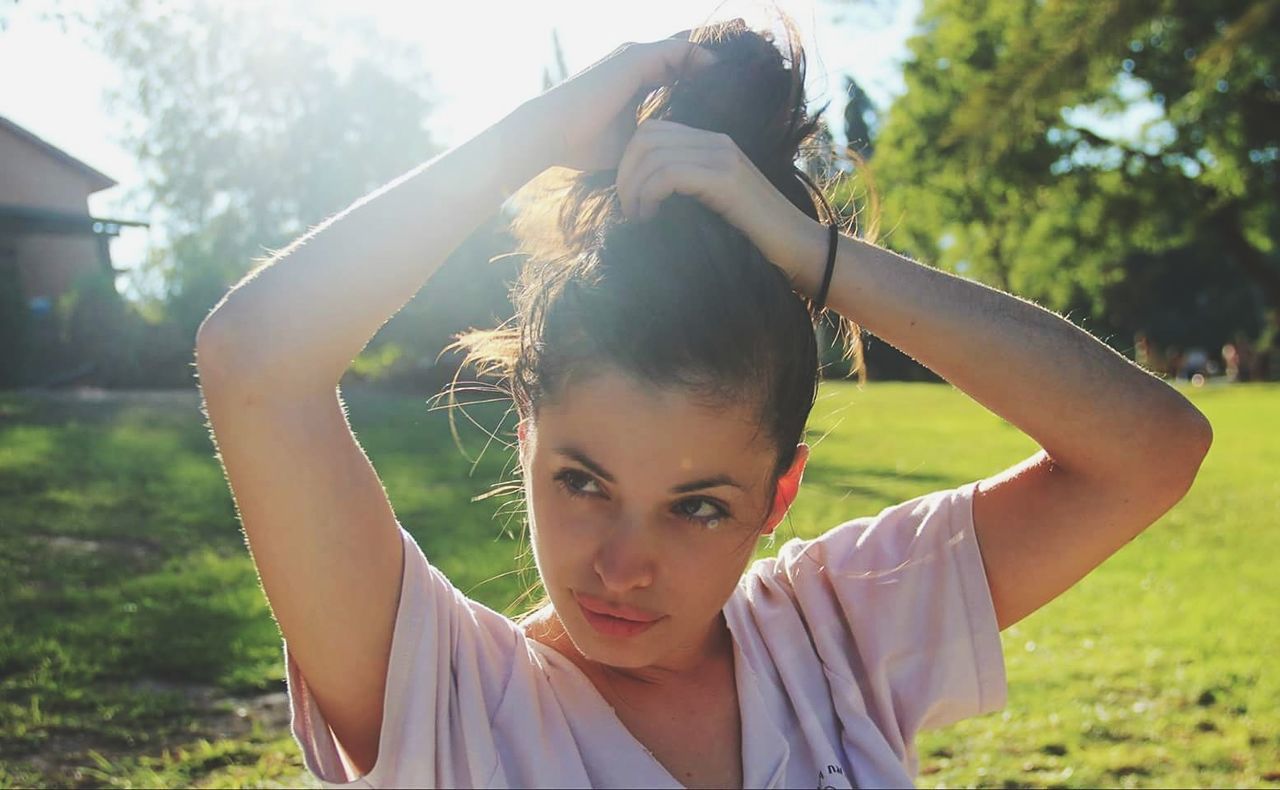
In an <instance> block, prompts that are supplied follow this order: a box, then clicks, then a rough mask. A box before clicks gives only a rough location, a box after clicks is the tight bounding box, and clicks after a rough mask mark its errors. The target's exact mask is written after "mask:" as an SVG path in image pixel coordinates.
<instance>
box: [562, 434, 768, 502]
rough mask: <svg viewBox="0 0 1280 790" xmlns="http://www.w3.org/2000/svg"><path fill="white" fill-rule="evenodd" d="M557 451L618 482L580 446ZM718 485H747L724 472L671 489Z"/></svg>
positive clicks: (679, 490)
mask: <svg viewBox="0 0 1280 790" xmlns="http://www.w3.org/2000/svg"><path fill="white" fill-rule="evenodd" d="M555 451H556V452H557V453H559V454H561V455H563V456H567V457H569V458H572V459H573V460H575V461H577V462H578V463H580V464H582V465H583V466H585V467H586V468H588V469H590V470H591V472H592V473H593V474H595V475H596V476H598V477H601V478H603V479H604V480H605V482H608V483H615V482H617V481H616V480H615V478H614V476H613V475H611V474H609V472H608V471H607V470H606V469H605V468H604V467H603V466H601V465H600V464H598V463H596V462H595V461H594V460H592V458H591V456H589V455H587V454H586V453H584V452H583V451H582V450H580V449H579V448H577V447H573V446H571V445H566V446H564V447H557V448H555ZM716 486H733V487H734V488H740V489H742V490H744V491H745V490H746V487H745V486H743V485H742V484H741V483H739V482H738V481H737V480H734V479H733V478H732V477H730V476H729V475H723V474H722V475H713V476H712V477H702V478H699V479H697V480H690V481H689V482H687V483H681V484H679V485H676V486H672V487H671V491H672V493H675V494H687V493H689V492H690V491H698V490H700V489H703V488H715V487H716Z"/></svg>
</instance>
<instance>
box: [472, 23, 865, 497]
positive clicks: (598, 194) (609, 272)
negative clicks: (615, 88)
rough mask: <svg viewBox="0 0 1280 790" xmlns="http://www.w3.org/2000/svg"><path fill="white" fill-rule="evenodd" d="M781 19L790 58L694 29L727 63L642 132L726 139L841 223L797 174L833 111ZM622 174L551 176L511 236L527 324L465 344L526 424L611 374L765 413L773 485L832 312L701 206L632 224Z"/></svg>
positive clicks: (731, 29)
mask: <svg viewBox="0 0 1280 790" xmlns="http://www.w3.org/2000/svg"><path fill="white" fill-rule="evenodd" d="M782 21H783V24H784V26H785V28H786V30H787V33H788V39H787V43H788V56H787V57H785V58H784V56H783V53H782V52H781V51H780V50H779V49H778V48H777V47H776V46H775V44H774V37H773V35H772V34H771V33H769V32H767V31H766V32H757V31H754V30H751V29H749V28H748V27H747V25H746V24H745V23H744V22H743V21H742V20H741V19H735V20H733V21H729V22H721V23H716V24H712V25H709V26H706V27H701V28H696V29H694V30H692V31H690V33H689V40H691V41H694V42H697V43H699V44H700V45H701V46H703V47H706V48H708V49H710V50H711V51H712V52H713V53H715V55H716V60H717V62H716V63H715V64H714V65H711V66H707V67H704V68H703V69H701V70H700V71H699V72H698V73H697V75H696V76H683V77H681V78H679V79H676V80H675V81H674V82H673V83H672V84H671V85H670V86H668V87H664V88H660V89H658V90H656V91H654V92H652V93H651V94H649V96H647V97H646V98H645V99H644V100H643V101H642V102H641V103H640V104H639V106H638V107H637V111H636V118H637V122H639V121H643V120H645V119H647V118H660V119H665V120H670V121H675V122H677V123H681V124H684V125H686V126H691V127H695V128H699V129H705V130H708V131H715V132H721V133H724V134H727V135H729V136H730V137H731V138H732V139H733V140H734V142H735V143H736V144H737V146H738V147H739V148H740V149H741V150H742V152H743V153H744V154H746V155H747V156H748V157H749V158H750V159H751V161H752V162H753V163H754V165H755V166H756V167H757V168H758V169H759V170H760V172H761V173H762V174H764V175H765V176H766V177H767V178H768V179H769V181H770V182H771V183H772V184H773V185H774V186H775V187H776V188H777V189H778V191H779V192H780V193H781V194H783V195H784V196H785V197H786V198H787V199H788V200H789V201H790V202H791V203H792V204H794V205H795V206H797V207H798V208H799V209H800V210H801V211H803V212H804V213H805V214H807V215H808V216H809V217H811V218H813V219H815V220H818V221H821V222H824V223H840V224H842V225H843V224H845V223H841V221H840V219H839V217H838V216H837V212H836V211H835V210H834V209H833V208H832V206H831V204H830V203H829V202H828V200H827V198H826V196H825V195H824V194H823V188H822V187H819V186H818V185H816V184H815V183H814V182H813V181H812V180H811V179H810V178H809V176H808V175H806V174H805V172H804V171H803V170H801V169H800V168H798V167H797V166H796V157H797V155H798V154H799V152H800V151H801V150H802V147H803V145H804V144H805V143H806V141H808V140H809V138H810V137H812V136H813V135H814V132H815V131H817V129H818V127H819V125H820V121H819V116H820V115H821V112H822V110H819V112H818V113H817V114H815V115H813V116H810V115H809V114H808V112H807V109H806V102H805V95H804V79H805V56H804V50H803V48H802V47H801V46H800V45H799V44H798V43H797V41H798V38H799V36H798V34H797V32H796V30H795V26H794V24H793V23H792V22H791V21H790V20H789V19H788V18H787V17H786V16H785V14H783V15H782ZM788 65H789V68H788ZM822 109H823V110H825V109H826V107H825V106H824V107H823V108H822ZM565 122H566V123H572V119H569V118H566V119H565ZM616 175H617V172H616V171H613V170H609V171H600V172H593V173H578V172H576V171H568V170H564V169H560V168H552V169H551V170H548V171H547V172H546V173H544V174H543V175H542V176H540V177H539V178H537V179H535V180H534V181H533V182H531V183H530V185H529V186H528V187H526V188H525V189H524V190H522V192H521V193H520V195H519V201H520V208H519V213H518V215H517V217H516V219H515V221H514V222H513V231H514V233H515V234H516V237H517V238H518V239H519V240H520V242H521V246H520V250H521V253H522V254H524V255H526V256H527V262H526V263H525V264H524V266H523V269H522V271H521V274H520V278H519V281H518V282H517V284H516V285H515V287H514V288H513V290H512V301H513V303H514V306H515V316H514V318H513V319H512V320H511V321H510V322H509V323H508V324H506V325H504V326H503V327H500V328H498V329H493V330H471V331H468V332H465V333H463V334H461V335H459V336H458V338H457V342H456V344H455V347H456V348H460V349H462V350H464V351H466V352H467V356H466V362H467V363H469V364H471V365H473V366H474V367H475V369H476V370H477V372H478V373H479V374H480V375H481V376H482V377H484V376H489V377H493V378H496V379H497V380H498V382H497V383H498V386H499V387H500V388H501V389H502V390H503V391H504V392H505V393H506V394H508V395H509V396H510V397H511V398H512V400H513V401H514V403H515V408H516V410H517V413H518V415H519V416H520V417H521V418H525V417H529V416H531V415H534V414H536V412H537V408H538V405H539V404H540V403H543V402H546V401H547V400H548V399H552V398H554V397H555V396H556V394H557V393H558V392H561V391H562V388H563V387H564V386H566V385H567V384H568V383H569V382H570V381H571V379H572V378H573V377H574V376H578V375H584V374H589V373H590V371H592V370H595V369H600V368H605V367H607V368H611V369H615V370H620V371H622V372H626V373H630V374H632V375H634V376H636V377H638V378H640V379H642V380H645V381H649V382H653V383H656V384H661V385H667V386H676V387H681V388H684V389H686V390H687V391H689V392H692V393H694V394H695V395H697V396H699V397H704V398H706V399H708V400H709V401H712V402H716V401H719V400H721V399H727V398H732V399H733V400H734V401H735V402H741V401H743V400H744V399H745V400H747V401H748V402H752V403H754V404H756V405H758V407H759V409H760V415H761V429H762V430H763V431H765V432H766V433H767V437H768V439H769V440H770V442H771V443H772V445H773V446H774V447H776V449H777V451H778V458H777V461H776V464H775V466H774V481H775V483H776V480H777V479H778V477H780V476H781V475H782V474H783V473H784V472H785V471H786V470H787V469H788V468H789V467H790V465H791V463H792V462H793V461H794V458H795V448H796V445H797V444H798V443H799V442H800V441H801V438H802V435H803V432H804V427H805V423H806V421H807V420H808V416H809V412H810V411H811V409H812V407H813V404H814V400H815V397H816V394H817V387H818V381H819V378H820V376H819V349H818V341H817V338H816V336H815V328H814V324H815V322H817V321H820V320H824V319H825V318H826V314H825V311H823V313H821V314H820V313H819V312H818V311H817V310H816V308H815V305H814V304H813V303H812V301H811V300H809V299H807V298H805V297H802V296H800V295H799V294H797V293H796V292H795V291H793V290H792V287H791V284H790V282H789V281H788V280H787V278H786V276H785V275H784V274H783V273H782V271H781V270H780V269H778V268H777V267H776V266H774V265H773V264H772V263H770V262H769V261H768V260H766V259H765V258H764V256H763V255H762V254H761V253H760V251H759V250H758V249H757V248H756V247H755V246H754V245H753V244H751V242H750V241H749V240H748V239H747V238H746V236H745V235H744V234H743V233H742V232H740V231H739V230H738V229H737V228H735V227H734V226H732V225H731V224H729V223H728V222H727V221H726V220H724V219H723V218H721V217H720V216H719V215H718V214H716V213H715V212H713V211H712V210H711V209H709V208H707V207H706V206H704V205H703V204H702V203H701V202H699V201H698V200H696V199H695V198H692V197H688V196H684V195H672V196H670V197H669V198H667V199H666V200H665V201H663V203H662V204H661V205H660V206H659V207H658V209H657V212H656V214H655V215H654V216H653V217H652V218H651V219H649V220H647V221H640V222H638V221H628V220H626V219H625V218H624V217H623V214H622V211H621V208H620V205H619V203H618V198H617V193H616V186H615V184H614V180H615V177H616ZM848 224H850V225H851V224H852V220H850V223H848ZM846 230H847V228H846ZM835 324H836V326H837V328H838V331H837V338H839V339H840V340H843V342H844V344H845V348H846V356H848V357H851V358H852V359H853V360H854V370H855V372H857V373H858V375H859V378H860V380H864V379H863V376H864V372H863V370H862V366H861V346H860V343H859V337H858V335H859V330H858V328H857V326H856V325H854V324H852V323H851V322H850V321H848V320H846V319H842V318H839V317H836V318H835Z"/></svg>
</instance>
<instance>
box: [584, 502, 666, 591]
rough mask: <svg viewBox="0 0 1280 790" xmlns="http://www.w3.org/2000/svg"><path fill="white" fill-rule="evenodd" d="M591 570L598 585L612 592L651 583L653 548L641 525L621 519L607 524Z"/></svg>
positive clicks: (634, 521) (636, 521)
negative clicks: (605, 532)
mask: <svg viewBox="0 0 1280 790" xmlns="http://www.w3.org/2000/svg"><path fill="white" fill-rule="evenodd" d="M594 567H595V572H596V575H597V576H598V577H600V582H601V584H603V585H604V587H605V589H606V590H608V591H609V592H611V593H625V592H628V591H630V590H634V589H636V588H639V587H648V586H650V585H651V584H653V576H654V554H653V546H652V545H650V538H649V536H647V535H646V534H645V529H644V525H643V523H642V522H640V521H639V520H631V519H625V518H624V519H622V520H620V521H619V522H617V523H615V524H612V525H610V526H609V527H608V532H607V534H606V537H605V540H604V542H603V543H601V544H600V547H599V548H598V549H597V550H596V554H595V562H594Z"/></svg>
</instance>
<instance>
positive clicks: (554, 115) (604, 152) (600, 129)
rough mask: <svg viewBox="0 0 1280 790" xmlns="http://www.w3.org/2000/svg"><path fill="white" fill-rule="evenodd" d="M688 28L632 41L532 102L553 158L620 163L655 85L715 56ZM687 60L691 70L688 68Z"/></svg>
mask: <svg viewBox="0 0 1280 790" xmlns="http://www.w3.org/2000/svg"><path fill="white" fill-rule="evenodd" d="M689 33H690V31H688V30H684V31H681V32H680V33H676V34H675V35H674V36H672V37H670V38H665V39H663V40H661V41H653V42H649V43H634V42H628V43H626V44H623V45H622V46H620V47H618V48H617V49H615V50H614V51H613V52H612V53H610V54H609V55H607V56H606V57H604V58H603V59H601V60H599V61H597V62H596V63H594V64H593V65H591V66H588V67H587V68H586V69H584V70H583V71H581V72H579V73H578V74H576V75H574V76H573V77H571V78H570V79H568V80H565V81H564V82H562V83H560V84H559V85H557V86H555V87H554V88H552V89H551V90H549V91H547V92H546V93H543V94H542V95H541V96H538V97H537V98H535V99H533V100H531V101H530V103H529V109H530V116H529V122H530V123H532V124H534V125H535V127H538V128H535V129H533V130H531V131H532V132H533V133H534V134H537V135H538V136H540V137H541V138H542V139H544V140H548V141H550V144H551V145H552V147H553V149H554V150H553V151H552V153H551V159H552V161H551V163H552V164H553V165H560V166H562V167H570V168H573V169H575V170H587V171H590V170H612V169H615V168H617V166H618V163H619V162H620V161H621V159H622V152H623V151H625V150H626V147H627V142H628V141H630V139H631V135H632V134H633V133H634V132H635V130H636V109H637V107H639V105H640V102H642V101H643V100H644V98H645V97H646V96H647V95H648V94H649V93H650V92H652V91H653V90H654V89H656V88H659V87H662V86H664V85H670V84H671V83H672V82H674V81H675V80H676V79H678V78H679V77H680V76H682V75H684V74H686V73H689V74H692V73H696V72H697V71H698V70H699V69H701V68H704V67H706V66H709V65H711V64H713V63H715V62H716V59H715V55H713V54H712V53H711V51H710V50H708V49H706V48H705V47H700V46H698V45H697V44H691V43H689V41H688V37H689ZM686 66H687V70H686Z"/></svg>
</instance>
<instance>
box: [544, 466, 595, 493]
mask: <svg viewBox="0 0 1280 790" xmlns="http://www.w3.org/2000/svg"><path fill="white" fill-rule="evenodd" d="M555 479H556V481H557V482H558V483H560V485H561V487H562V488H564V489H565V490H566V491H568V492H569V493H570V494H573V495H574V496H587V495H595V494H601V493H604V492H603V491H601V490H600V484H599V483H597V482H596V481H595V478H593V477H591V476H590V475H587V474H584V473H582V472H579V471H578V470H576V469H562V470H561V471H560V472H558V473H557V474H556V476H555Z"/></svg>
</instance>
